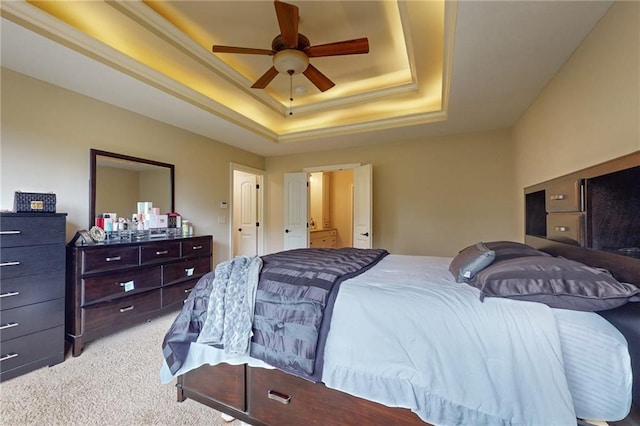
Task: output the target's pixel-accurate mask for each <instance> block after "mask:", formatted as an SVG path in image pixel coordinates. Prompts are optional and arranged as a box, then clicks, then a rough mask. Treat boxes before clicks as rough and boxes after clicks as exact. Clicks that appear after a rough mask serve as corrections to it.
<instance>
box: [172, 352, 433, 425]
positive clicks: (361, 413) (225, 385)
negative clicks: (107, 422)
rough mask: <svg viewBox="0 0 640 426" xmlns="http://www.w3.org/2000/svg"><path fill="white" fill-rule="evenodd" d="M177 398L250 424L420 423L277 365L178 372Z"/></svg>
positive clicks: (413, 417)
mask: <svg viewBox="0 0 640 426" xmlns="http://www.w3.org/2000/svg"><path fill="white" fill-rule="evenodd" d="M177 388H178V401H184V400H185V399H186V398H190V399H193V400H195V401H198V402H200V403H202V404H205V405H207V406H209V407H212V408H214V409H216V410H218V411H221V412H223V413H226V414H229V415H231V416H233V417H235V418H236V419H239V420H242V421H244V422H247V423H250V424H252V425H286V424H314V425H336V424H340V425H345V426H348V425H354V426H356V425H362V424H393V425H421V426H424V425H426V423H424V422H423V421H422V420H420V418H419V417H418V416H416V415H415V414H414V413H412V412H411V411H410V410H407V409H404V408H390V407H386V406H384V405H381V404H377V403H375V402H371V401H367V400H364V399H361V398H357V397H354V396H351V395H348V394H346V393H343V392H339V391H336V390H333V389H329V388H327V387H326V386H324V385H323V384H321V383H318V384H314V383H312V382H310V381H308V380H304V379H301V378H298V377H295V376H292V375H289V374H286V373H283V372H281V371H279V370H267V369H263V368H251V367H247V366H245V365H239V366H232V365H228V364H220V365H216V366H209V365H205V366H202V367H200V368H198V369H196V370H192V371H190V372H188V373H186V374H184V375H182V376H179V377H178V383H177Z"/></svg>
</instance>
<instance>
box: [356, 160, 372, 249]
mask: <svg viewBox="0 0 640 426" xmlns="http://www.w3.org/2000/svg"><path fill="white" fill-rule="evenodd" d="M372 176H373V173H372V167H371V164H365V165H364V166H360V167H356V168H354V169H353V246H354V247H356V248H371V247H372V246H373V235H372V232H371V231H372V225H373V213H372V210H373V209H372V202H373V191H372V188H373V187H372V185H371V181H372Z"/></svg>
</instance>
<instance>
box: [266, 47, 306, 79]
mask: <svg viewBox="0 0 640 426" xmlns="http://www.w3.org/2000/svg"><path fill="white" fill-rule="evenodd" d="M273 66H274V67H275V68H276V70H278V72H280V73H282V74H290V73H289V71H293V73H291V74H300V73H301V72H304V70H306V69H307V67H308V66H309V57H308V56H307V55H306V54H305V53H304V52H301V51H300V50H296V49H285V50H281V51H279V52H277V53H276V54H275V55H274V56H273Z"/></svg>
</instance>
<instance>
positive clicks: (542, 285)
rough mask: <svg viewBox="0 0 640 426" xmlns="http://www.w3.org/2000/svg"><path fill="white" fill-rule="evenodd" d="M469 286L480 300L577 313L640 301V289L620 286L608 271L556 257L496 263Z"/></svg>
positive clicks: (626, 285) (520, 258)
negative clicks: (530, 304) (501, 299)
mask: <svg viewBox="0 0 640 426" xmlns="http://www.w3.org/2000/svg"><path fill="white" fill-rule="evenodd" d="M469 284H470V285H472V286H474V287H477V288H478V289H479V290H480V300H484V298H485V297H505V298H509V299H515V300H526V301H530V302H540V303H544V304H546V305H549V306H550V307H552V308H561V309H572V310H576V311H604V310H607V309H613V308H616V307H618V306H621V305H624V304H625V303H627V302H629V301H631V302H636V301H640V288H638V287H636V286H635V285H633V284H627V283H620V282H618V281H617V280H616V279H615V278H614V277H613V276H612V275H611V273H609V271H607V270H605V269H599V268H593V267H590V266H587V265H585V264H582V263H580V262H576V261H573V260H569V259H564V258H561V257H553V256H526V257H518V258H514V259H508V260H503V261H500V262H498V261H496V262H494V263H493V264H492V265H491V266H489V267H487V268H485V269H483V270H482V271H480V272H478V273H477V274H476V275H475V277H474V278H473V280H471V281H470V282H469Z"/></svg>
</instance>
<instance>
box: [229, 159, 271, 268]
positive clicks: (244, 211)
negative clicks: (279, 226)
mask: <svg viewBox="0 0 640 426" xmlns="http://www.w3.org/2000/svg"><path fill="white" fill-rule="evenodd" d="M264 205H265V204H264V171H263V170H258V169H253V168H251V167H247V166H242V165H240V164H233V163H232V164H231V212H230V216H231V233H230V242H229V243H230V244H229V247H230V251H231V253H230V255H231V257H235V256H257V255H261V254H263V245H264V226H261V225H262V224H263V222H264V221H263V217H264Z"/></svg>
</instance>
